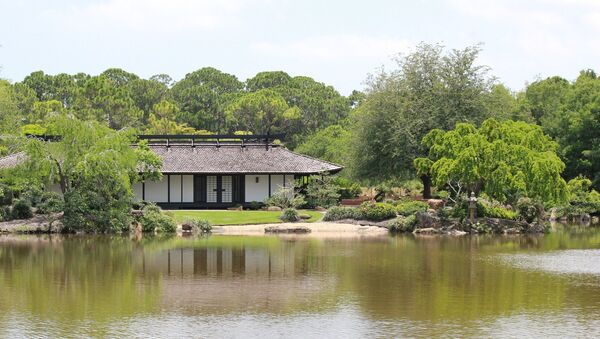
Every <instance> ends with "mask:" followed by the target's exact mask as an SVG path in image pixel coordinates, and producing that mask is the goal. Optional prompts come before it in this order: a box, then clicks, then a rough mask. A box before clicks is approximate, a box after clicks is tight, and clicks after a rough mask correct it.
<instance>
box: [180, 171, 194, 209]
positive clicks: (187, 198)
mask: <svg viewBox="0 0 600 339" xmlns="http://www.w3.org/2000/svg"><path fill="white" fill-rule="evenodd" d="M182 178H183V202H194V176H193V175H182Z"/></svg>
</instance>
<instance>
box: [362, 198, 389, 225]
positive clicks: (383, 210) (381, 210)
mask: <svg viewBox="0 0 600 339" xmlns="http://www.w3.org/2000/svg"><path fill="white" fill-rule="evenodd" d="M360 210H361V212H362V214H363V216H364V218H365V219H367V220H371V221H382V220H386V219H390V218H393V217H395V216H396V208H395V207H394V206H393V205H390V204H387V203H384V202H377V203H374V204H371V203H368V202H365V203H363V204H362V205H360Z"/></svg>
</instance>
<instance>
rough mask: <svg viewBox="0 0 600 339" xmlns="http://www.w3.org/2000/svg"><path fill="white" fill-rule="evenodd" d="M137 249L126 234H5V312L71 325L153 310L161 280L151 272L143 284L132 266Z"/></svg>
mask: <svg viewBox="0 0 600 339" xmlns="http://www.w3.org/2000/svg"><path fill="white" fill-rule="evenodd" d="M133 247H134V243H132V242H131V241H130V240H129V239H127V238H107V237H91V236H86V237H75V236H73V237H68V238H61V237H49V236H44V237H27V238H10V237H9V238H2V239H0V300H1V301H0V313H6V312H8V311H11V310H12V311H17V312H19V313H22V314H24V315H28V316H32V317H34V318H36V319H42V320H58V321H66V322H69V323H70V322H77V321H84V320H86V319H90V318H91V319H94V321H96V322H97V323H98V324H99V325H100V326H103V324H104V325H105V326H110V324H111V320H114V318H117V317H126V316H132V315H135V314H138V313H140V312H142V313H145V312H149V311H151V310H153V309H154V308H155V307H156V305H157V302H158V301H159V291H160V290H159V284H160V281H159V280H158V277H157V276H147V277H144V283H143V284H140V283H139V282H140V281H138V279H136V276H135V272H134V271H133V267H132V266H131V264H130V262H131V253H132V250H133ZM39 323H40V326H42V325H41V324H42V323H43V321H40V322H39ZM0 327H6V326H0ZM42 333H44V332H42Z"/></svg>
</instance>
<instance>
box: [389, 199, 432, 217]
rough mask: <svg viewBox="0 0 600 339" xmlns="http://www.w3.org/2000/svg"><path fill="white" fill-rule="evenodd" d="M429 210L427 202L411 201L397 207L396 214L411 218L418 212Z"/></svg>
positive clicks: (401, 203)
mask: <svg viewBox="0 0 600 339" xmlns="http://www.w3.org/2000/svg"><path fill="white" fill-rule="evenodd" d="M428 208H429V205H428V204H427V203H426V202H423V201H416V200H410V201H404V202H400V203H398V204H397V205H396V213H398V214H400V215H403V216H409V215H413V214H415V213H417V212H426V211H427V209H428Z"/></svg>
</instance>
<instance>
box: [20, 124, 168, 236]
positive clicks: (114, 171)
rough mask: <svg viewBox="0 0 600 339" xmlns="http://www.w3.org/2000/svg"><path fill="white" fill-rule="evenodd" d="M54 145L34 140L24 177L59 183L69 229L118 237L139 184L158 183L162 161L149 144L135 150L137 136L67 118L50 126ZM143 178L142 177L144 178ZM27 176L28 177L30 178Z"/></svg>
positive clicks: (21, 169)
mask: <svg viewBox="0 0 600 339" xmlns="http://www.w3.org/2000/svg"><path fill="white" fill-rule="evenodd" d="M46 127H47V129H48V133H49V134H52V135H56V136H59V137H60V139H58V140H55V141H41V140H37V139H31V140H29V143H28V145H27V151H26V152H27V161H26V163H25V164H24V165H23V166H22V167H21V168H19V169H18V171H24V172H22V174H23V175H21V177H23V178H27V179H28V180H32V181H37V182H43V183H45V184H50V183H55V182H57V183H59V185H60V189H61V191H62V193H63V195H64V199H65V219H64V223H65V226H66V227H67V228H70V229H83V230H87V231H118V230H121V229H124V228H126V227H127V226H128V222H129V217H130V213H129V211H130V206H131V201H132V197H133V194H132V192H131V183H132V182H134V181H136V180H145V179H159V178H160V172H159V169H160V166H161V160H160V158H159V157H158V156H157V155H156V154H154V153H153V152H152V151H151V150H150V149H149V148H148V147H147V145H145V144H140V145H139V146H138V147H135V148H133V147H131V144H132V142H133V141H134V134H133V131H132V130H122V131H118V132H116V131H112V130H111V129H109V128H108V127H106V126H103V125H102V124H99V123H97V122H84V121H80V120H77V119H74V118H69V117H67V116H65V115H57V116H54V117H52V118H50V119H49V120H48V123H47V126H46ZM140 172H141V173H142V174H141V175H140V174H139V173H140ZM25 173H27V175H25Z"/></svg>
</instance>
